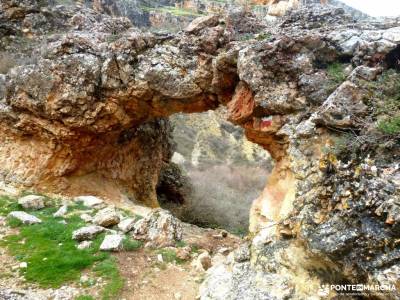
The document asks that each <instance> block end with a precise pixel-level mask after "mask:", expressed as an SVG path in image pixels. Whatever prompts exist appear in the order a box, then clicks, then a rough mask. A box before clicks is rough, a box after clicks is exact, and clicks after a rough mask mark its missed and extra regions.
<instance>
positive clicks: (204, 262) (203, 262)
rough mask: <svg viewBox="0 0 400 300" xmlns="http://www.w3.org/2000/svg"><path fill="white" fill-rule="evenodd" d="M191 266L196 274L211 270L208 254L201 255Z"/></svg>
mask: <svg viewBox="0 0 400 300" xmlns="http://www.w3.org/2000/svg"><path fill="white" fill-rule="evenodd" d="M192 266H193V267H194V268H195V269H196V271H198V272H204V271H207V270H208V269H209V268H211V256H210V254H209V253H208V252H207V251H205V252H203V253H201V254H200V255H199V256H198V257H197V258H196V259H195V260H193V262H192Z"/></svg>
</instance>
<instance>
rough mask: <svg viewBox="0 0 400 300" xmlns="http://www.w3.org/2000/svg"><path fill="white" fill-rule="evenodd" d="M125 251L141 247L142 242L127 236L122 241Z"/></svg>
mask: <svg viewBox="0 0 400 300" xmlns="http://www.w3.org/2000/svg"><path fill="white" fill-rule="evenodd" d="M122 246H123V249H124V250H125V251H136V250H139V249H140V248H142V247H143V242H142V241H138V240H134V239H132V238H130V237H127V238H125V239H124V240H123V242H122Z"/></svg>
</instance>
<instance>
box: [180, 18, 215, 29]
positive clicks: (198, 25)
mask: <svg viewBox="0 0 400 300" xmlns="http://www.w3.org/2000/svg"><path fill="white" fill-rule="evenodd" d="M218 22H219V17H218V16H204V17H199V18H196V19H194V20H193V21H192V22H191V23H190V24H189V25H188V26H187V27H186V28H185V31H186V32H189V33H195V32H198V31H200V30H202V29H204V28H206V27H211V26H217V25H218Z"/></svg>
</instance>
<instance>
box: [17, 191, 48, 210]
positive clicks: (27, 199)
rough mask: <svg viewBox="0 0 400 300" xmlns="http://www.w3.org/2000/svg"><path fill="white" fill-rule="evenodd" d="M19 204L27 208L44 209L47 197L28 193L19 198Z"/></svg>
mask: <svg viewBox="0 0 400 300" xmlns="http://www.w3.org/2000/svg"><path fill="white" fill-rule="evenodd" d="M18 204H19V205H21V206H22V207H23V208H25V209H32V210H38V209H42V208H44V207H45V197H43V196H39V195H27V196H24V197H22V198H19V199H18Z"/></svg>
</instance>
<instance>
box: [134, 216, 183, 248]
mask: <svg viewBox="0 0 400 300" xmlns="http://www.w3.org/2000/svg"><path fill="white" fill-rule="evenodd" d="M132 235H133V237H134V238H135V239H141V240H146V241H148V242H150V244H152V245H154V246H163V247H165V246H173V245H175V242H176V241H179V240H181V239H182V223H181V221H179V220H178V219H177V218H175V217H174V216H173V215H172V214H171V213H170V212H169V211H166V210H163V209H155V210H153V211H152V212H151V213H150V214H148V215H147V216H146V217H145V218H143V219H141V220H139V221H138V222H136V223H135V226H134V227H133V234H132Z"/></svg>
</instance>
